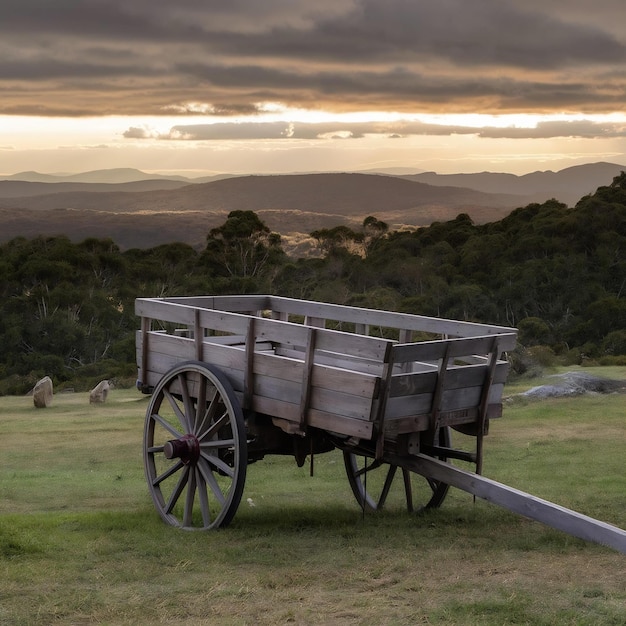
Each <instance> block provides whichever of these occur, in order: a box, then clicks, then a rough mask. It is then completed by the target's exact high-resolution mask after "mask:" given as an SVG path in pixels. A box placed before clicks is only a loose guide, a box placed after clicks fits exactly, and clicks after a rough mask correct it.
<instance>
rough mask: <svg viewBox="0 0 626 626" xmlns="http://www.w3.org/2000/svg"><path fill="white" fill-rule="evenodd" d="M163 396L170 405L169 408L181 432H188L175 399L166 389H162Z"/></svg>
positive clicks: (184, 419) (185, 420) (185, 421)
mask: <svg viewBox="0 0 626 626" xmlns="http://www.w3.org/2000/svg"><path fill="white" fill-rule="evenodd" d="M163 395H164V396H165V397H166V398H167V401H168V402H169V403H170V406H171V407H172V410H173V411H174V414H175V415H176V417H177V418H178V421H179V423H180V425H181V426H182V427H183V432H189V430H188V429H187V419H186V418H185V416H184V415H183V412H182V411H181V410H180V406H178V402H177V400H176V398H175V397H174V396H173V395H172V394H171V393H170V392H169V391H168V390H167V389H163Z"/></svg>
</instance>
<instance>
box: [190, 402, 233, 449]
mask: <svg viewBox="0 0 626 626" xmlns="http://www.w3.org/2000/svg"><path fill="white" fill-rule="evenodd" d="M214 405H215V402H213V403H211V406H210V407H209V411H210V410H211V408H212V407H213V406H214ZM207 413H208V411H207ZM205 421H206V420H203V423H204V422H205ZM228 421H229V418H228V412H227V411H225V412H224V414H223V415H220V417H218V418H217V419H216V420H215V421H214V422H213V423H212V424H211V425H210V426H209V428H208V429H207V430H205V431H204V432H203V433H202V434H201V435H198V439H199V440H200V441H203V440H204V439H208V438H210V437H212V436H213V435H214V434H215V433H216V432H218V431H219V429H220V428H222V427H223V426H225V425H226V424H227V423H228Z"/></svg>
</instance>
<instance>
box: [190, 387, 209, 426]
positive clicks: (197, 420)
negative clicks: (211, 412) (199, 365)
mask: <svg viewBox="0 0 626 626" xmlns="http://www.w3.org/2000/svg"><path fill="white" fill-rule="evenodd" d="M206 391H207V379H206V378H205V377H204V376H200V385H199V387H198V399H197V400H196V411H195V416H194V424H193V434H194V435H197V434H198V433H199V432H200V430H201V429H202V424H203V423H204V415H206V403H207V397H206Z"/></svg>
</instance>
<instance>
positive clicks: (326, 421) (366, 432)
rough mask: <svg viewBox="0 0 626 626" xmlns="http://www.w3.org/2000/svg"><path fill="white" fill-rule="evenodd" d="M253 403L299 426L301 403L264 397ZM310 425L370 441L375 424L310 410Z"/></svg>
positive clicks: (256, 397) (264, 410)
mask: <svg viewBox="0 0 626 626" xmlns="http://www.w3.org/2000/svg"><path fill="white" fill-rule="evenodd" d="M253 401H254V405H255V408H256V410H257V411H259V412H261V413H265V414H267V415H272V416H275V417H279V418H281V419H285V420H288V421H290V422H294V423H295V424H296V425H297V424H299V421H300V420H299V414H300V405H299V403H289V402H284V401H282V400H277V399H274V398H266V397H262V396H254V398H253ZM308 424H309V426H312V427H314V428H320V429H323V430H327V431H329V432H334V433H338V434H340V435H346V436H348V437H360V438H364V439H370V438H371V437H372V431H373V424H372V422H370V421H368V420H359V419H351V418H349V417H342V418H338V417H337V415H336V414H334V413H328V412H325V411H320V410H317V409H309V414H308Z"/></svg>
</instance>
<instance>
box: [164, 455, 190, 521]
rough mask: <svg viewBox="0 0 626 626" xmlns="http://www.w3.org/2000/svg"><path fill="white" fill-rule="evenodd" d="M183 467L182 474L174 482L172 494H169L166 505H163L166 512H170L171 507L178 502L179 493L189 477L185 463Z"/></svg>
mask: <svg viewBox="0 0 626 626" xmlns="http://www.w3.org/2000/svg"><path fill="white" fill-rule="evenodd" d="M184 468H185V469H184V470H183V472H182V474H181V475H180V478H179V479H178V482H177V483H176V487H175V488H174V491H172V494H171V495H170V498H169V500H168V501H167V505H166V507H165V512H166V513H167V514H169V513H171V512H172V509H173V508H174V507H175V506H176V503H177V502H178V498H180V494H181V493H182V492H183V489H184V488H185V485H186V484H187V480H188V478H189V466H188V465H185V466H184Z"/></svg>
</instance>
